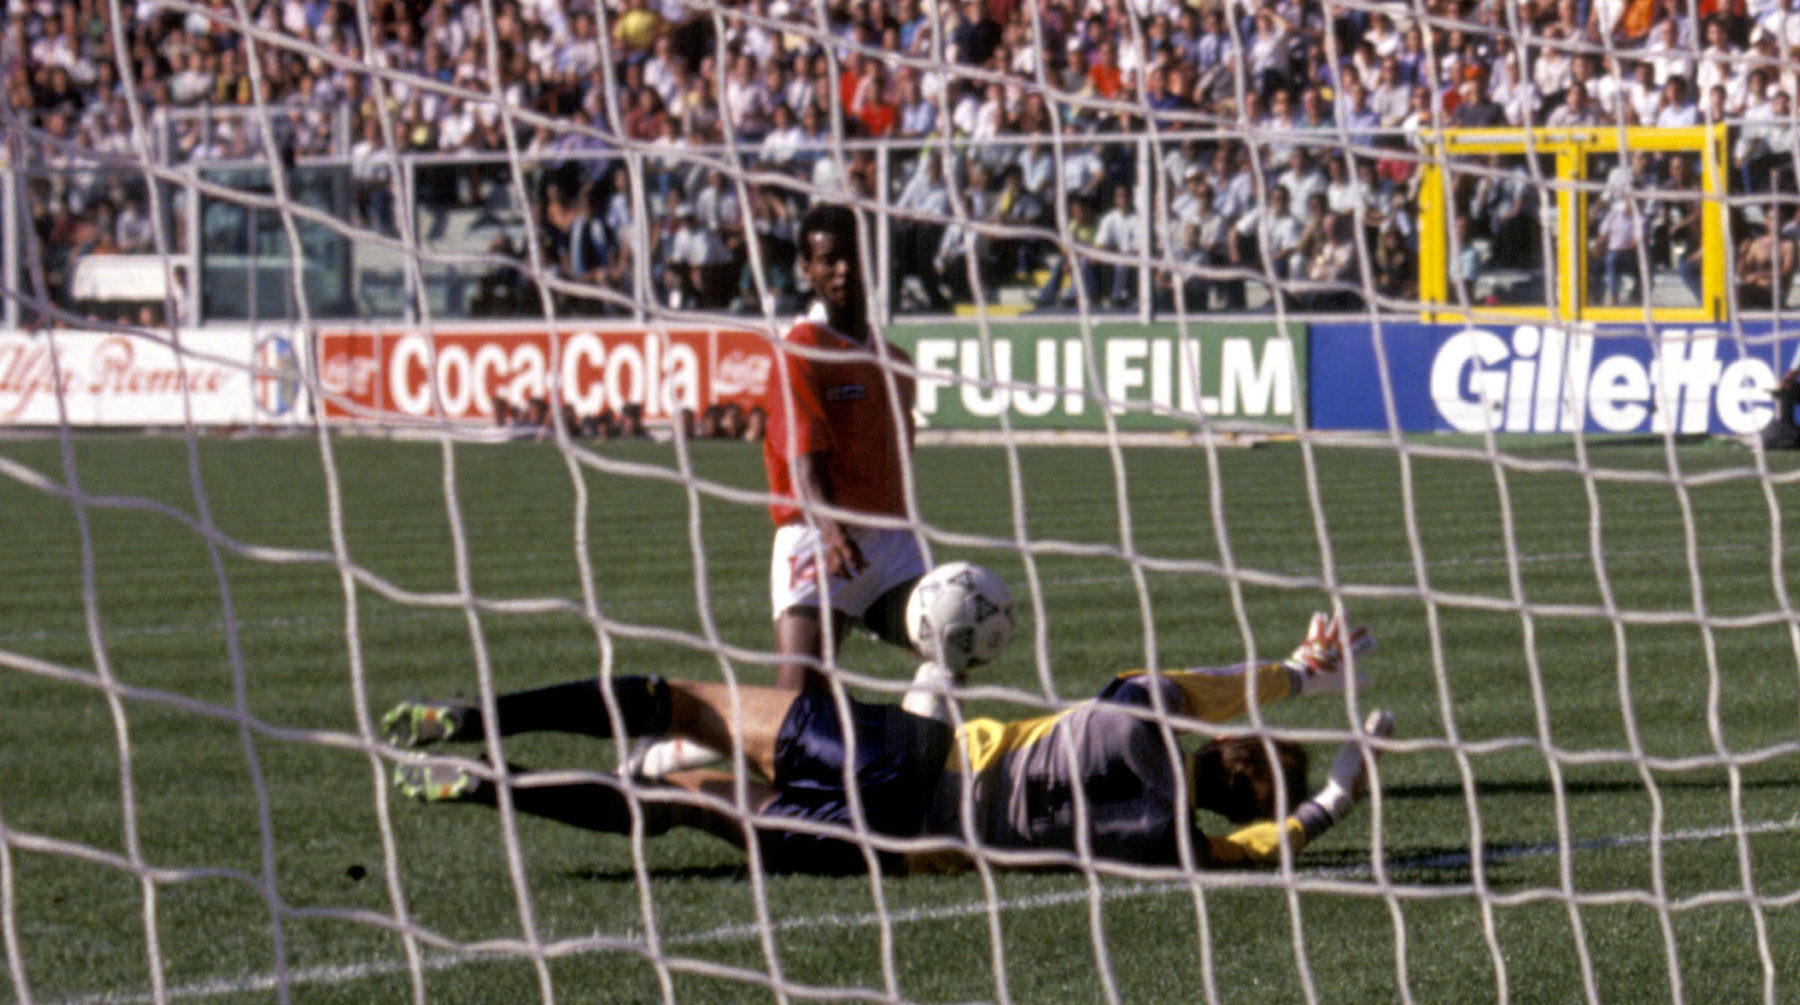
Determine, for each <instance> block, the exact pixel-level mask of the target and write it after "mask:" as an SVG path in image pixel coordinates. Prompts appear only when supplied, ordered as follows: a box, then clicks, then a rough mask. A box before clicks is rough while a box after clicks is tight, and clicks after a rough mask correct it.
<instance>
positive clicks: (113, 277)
mask: <svg viewBox="0 0 1800 1005" xmlns="http://www.w3.org/2000/svg"><path fill="white" fill-rule="evenodd" d="M187 274H188V266H187V263H186V262H185V261H183V260H180V259H175V260H170V259H168V258H165V257H163V256H162V255H89V256H87V257H85V258H82V259H79V260H77V261H76V262H75V267H74V269H72V270H71V271H70V274H69V304H70V309H71V310H73V311H74V312H75V313H76V314H79V315H81V316H83V317H89V318H93V319H95V320H98V321H104V322H108V323H111V324H124V325H136V326H139V327H144V328H164V327H167V326H168V324H169V320H170V319H169V317H168V313H169V301H170V294H171V292H172V293H173V294H174V301H175V311H176V314H177V318H176V320H180V321H184V322H191V321H192V320H193V311H192V310H189V309H188V305H189V304H191V303H192V302H193V301H192V300H191V299H190V297H189V295H188V290H187Z"/></svg>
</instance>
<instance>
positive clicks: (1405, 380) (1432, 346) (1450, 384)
mask: <svg viewBox="0 0 1800 1005" xmlns="http://www.w3.org/2000/svg"><path fill="white" fill-rule="evenodd" d="M1309 345H1310V352H1311V357H1312V358H1311V363H1310V366H1309V367H1308V369H1309V370H1310V372H1311V373H1312V374H1313V375H1314V376H1315V379H1314V380H1313V381H1312V382H1311V384H1310V386H1309V389H1308V412H1309V417H1310V420H1311V425H1312V426H1313V427H1314V428H1316V429H1361V430H1387V429H1389V428H1397V429H1399V430H1401V431H1403V432H1460V433H1479V432H1485V431H1490V430H1491V431H1494V432H1507V433H1570V432H1575V431H1577V430H1580V431H1585V432H1590V433H1665V432H1670V433H1713V434H1724V435H1745V434H1749V433H1755V432H1757V431H1758V430H1760V429H1761V428H1762V427H1763V426H1764V425H1765V424H1767V423H1768V421H1769V419H1770V417H1771V416H1773V415H1774V404H1773V402H1772V401H1771V400H1770V397H1769V391H1770V389H1772V388H1773V387H1774V386H1775V383H1776V380H1777V378H1778V377H1779V375H1780V374H1781V373H1782V372H1784V371H1785V370H1787V369H1788V368H1790V367H1792V366H1793V365H1794V364H1795V362H1796V359H1795V354H1796V349H1797V348H1800V331H1794V330H1792V329H1789V331H1788V332H1787V334H1785V335H1781V334H1778V333H1777V330H1776V328H1775V326H1774V325H1773V324H1772V323H1770V322H1757V323H1744V324H1741V325H1738V326H1736V327H1733V326H1728V325H1661V326H1657V327H1655V328H1654V329H1651V328H1647V327H1646V326H1644V325H1603V326H1556V325H1545V324H1537V323H1532V324H1515V325H1485V326H1477V327H1463V326H1453V325H1426V324H1411V323H1406V324H1384V325H1380V326H1371V325H1369V324H1367V323H1361V324H1353V325H1352V324H1344V325H1314V326H1312V330H1311V337H1310V340H1309ZM1384 368H1385V372H1386V378H1387V379H1386V380H1384V379H1383V371H1384ZM1321 375H1324V376H1323V377H1322V378H1321ZM1390 391H1391V395H1392V402H1393V407H1392V419H1391V420H1390V418H1389V409H1388V404H1387V400H1388V399H1387V396H1388V394H1389V393H1390Z"/></svg>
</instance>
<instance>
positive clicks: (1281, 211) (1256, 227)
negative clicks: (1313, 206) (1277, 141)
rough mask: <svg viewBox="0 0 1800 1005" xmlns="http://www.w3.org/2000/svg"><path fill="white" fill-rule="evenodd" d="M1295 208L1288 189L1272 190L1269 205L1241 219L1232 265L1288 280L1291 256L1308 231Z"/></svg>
mask: <svg viewBox="0 0 1800 1005" xmlns="http://www.w3.org/2000/svg"><path fill="white" fill-rule="evenodd" d="M1291 205H1292V203H1291V202H1290V196H1289V194H1288V190H1287V189H1286V188H1283V187H1282V186H1279V185H1277V186H1274V187H1273V188H1271V189H1269V201H1268V204H1267V205H1266V206H1263V205H1259V206H1256V207H1255V208H1253V209H1251V210H1250V211H1249V212H1247V213H1245V214H1244V215H1243V216H1241V217H1239V218H1238V220H1237V223H1236V225H1235V226H1234V227H1233V230H1232V233H1233V235H1234V238H1235V240H1234V241H1233V244H1232V256H1231V261H1232V264H1234V265H1239V266H1243V267H1245V268H1248V269H1250V270H1252V271H1253V272H1256V273H1258V274H1261V275H1265V276H1272V277H1273V278H1274V279H1276V280H1284V279H1287V278H1288V267H1289V265H1290V264H1291V260H1290V256H1292V254H1293V252H1294V248H1295V247H1296V246H1297V245H1298V244H1299V242H1300V234H1301V232H1302V230H1303V229H1304V225H1303V224H1302V223H1301V221H1300V220H1299V219H1298V218H1296V217H1295V216H1294V215H1293V211H1292V209H1291V208H1290V207H1291Z"/></svg>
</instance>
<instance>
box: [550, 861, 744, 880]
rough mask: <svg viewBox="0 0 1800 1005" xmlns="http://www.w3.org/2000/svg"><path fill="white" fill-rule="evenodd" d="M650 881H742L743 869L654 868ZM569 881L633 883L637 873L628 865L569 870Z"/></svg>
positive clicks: (732, 866)
mask: <svg viewBox="0 0 1800 1005" xmlns="http://www.w3.org/2000/svg"><path fill="white" fill-rule="evenodd" d="M649 872H650V878H651V879H686V880H713V879H743V878H744V876H745V870H744V867H743V866H742V865H741V864H740V865H706V866H687V867H682V868H665V867H655V868H652V869H650V870H649ZM565 875H567V876H568V877H569V878H570V879H574V880H580V881H582V882H594V883H618V882H624V883H635V882H637V873H636V872H634V871H633V870H632V868H631V867H630V866H629V865H620V866H619V867H618V868H616V869H601V868H587V869H571V870H569V871H568V872H567V873H565Z"/></svg>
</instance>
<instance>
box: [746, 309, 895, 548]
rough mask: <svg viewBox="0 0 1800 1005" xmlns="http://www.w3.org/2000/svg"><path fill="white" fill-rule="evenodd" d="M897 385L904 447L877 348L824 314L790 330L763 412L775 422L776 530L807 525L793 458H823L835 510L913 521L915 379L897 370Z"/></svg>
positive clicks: (891, 350) (768, 458) (770, 454)
mask: <svg viewBox="0 0 1800 1005" xmlns="http://www.w3.org/2000/svg"><path fill="white" fill-rule="evenodd" d="M790 346H794V347H801V348H804V349H821V350H827V351H831V352H848V353H855V354H856V355H855V356H854V357H838V358H832V359H825V358H820V357H817V356H810V355H801V354H800V353H797V352H791V351H788V347H790ZM886 346H887V359H888V361H890V362H892V363H898V364H902V365H910V364H911V363H912V358H911V357H910V356H908V355H907V354H906V353H905V352H904V351H903V350H901V349H900V347H899V346H896V345H894V344H893V343H892V342H888V343H886ZM893 380H894V385H895V388H896V389H897V390H898V391H899V393H900V402H899V408H898V411H899V413H900V419H901V422H902V424H903V428H904V429H905V434H906V436H905V439H904V440H902V439H901V438H900V428H902V427H896V426H895V424H894V413H895V411H896V408H895V406H894V404H893V402H892V398H891V397H890V396H889V394H888V377H887V374H886V373H885V372H883V369H882V365H881V357H879V356H878V355H877V349H876V348H875V347H874V346H873V345H872V344H870V345H865V344H864V343H862V342H858V341H856V340H855V339H852V338H850V337H848V336H846V335H844V334H843V333H841V332H838V331H834V330H833V329H832V328H831V327H830V326H828V325H827V324H825V322H824V319H823V311H822V310H818V309H815V310H814V311H813V312H812V313H810V314H808V315H807V316H806V317H804V318H801V319H800V320H799V321H798V322H796V323H795V324H794V327H793V328H791V329H789V330H788V333H787V336H786V338H784V339H783V340H782V344H781V346H780V347H779V356H778V357H777V359H776V360H775V379H774V381H772V386H771V387H770V388H769V395H768V400H767V401H766V402H765V403H764V406H763V407H764V408H765V409H766V410H767V412H768V418H769V421H768V426H767V434H766V435H765V436H764V438H763V463H764V464H765V465H766V466H767V467H768V470H769V491H770V493H772V494H773V495H775V496H776V497H777V500H776V501H775V502H774V503H772V504H771V505H770V506H769V515H770V516H771V517H772V518H774V521H775V525H776V526H778V527H779V526H781V525H782V524H787V523H794V522H796V521H798V520H800V519H801V514H800V509H799V507H798V506H796V505H795V504H794V502H793V500H795V499H796V498H797V495H796V493H795V491H794V483H793V459H794V458H796V457H799V456H802V455H804V454H811V453H821V452H822V453H824V454H825V477H826V479H827V482H826V484H828V485H829V486H830V489H831V502H832V503H833V504H834V505H836V506H840V507H843V508H844V509H851V510H858V511H861V512H864V513H879V514H884V515H889V516H904V515H905V514H906V490H905V480H904V479H905V473H904V472H905V466H906V463H907V457H908V455H909V454H910V453H911V451H912V438H913V421H912V406H913V378H912V376H911V375H910V374H907V373H903V372H900V371H899V370H895V371H894V374H893ZM790 408H791V409H792V411H791V413H790V411H789V410H790ZM790 440H791V442H790Z"/></svg>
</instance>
